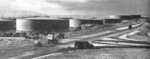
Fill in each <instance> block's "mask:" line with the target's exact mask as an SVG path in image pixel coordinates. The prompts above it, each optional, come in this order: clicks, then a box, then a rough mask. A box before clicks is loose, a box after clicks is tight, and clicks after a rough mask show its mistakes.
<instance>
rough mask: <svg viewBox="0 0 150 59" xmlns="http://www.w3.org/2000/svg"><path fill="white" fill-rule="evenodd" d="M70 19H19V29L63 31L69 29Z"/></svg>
mask: <svg viewBox="0 0 150 59" xmlns="http://www.w3.org/2000/svg"><path fill="white" fill-rule="evenodd" d="M68 28H69V20H64V19H51V18H28V19H17V20H16V30H17V31H63V30H68Z"/></svg>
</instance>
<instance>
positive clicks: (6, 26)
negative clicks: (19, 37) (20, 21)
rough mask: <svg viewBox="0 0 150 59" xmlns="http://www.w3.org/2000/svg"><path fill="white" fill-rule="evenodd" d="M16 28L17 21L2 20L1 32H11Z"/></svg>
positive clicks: (0, 23)
mask: <svg viewBox="0 0 150 59" xmlns="http://www.w3.org/2000/svg"><path fill="white" fill-rule="evenodd" d="M14 28H15V21H13V20H6V19H0V30H11V29H14Z"/></svg>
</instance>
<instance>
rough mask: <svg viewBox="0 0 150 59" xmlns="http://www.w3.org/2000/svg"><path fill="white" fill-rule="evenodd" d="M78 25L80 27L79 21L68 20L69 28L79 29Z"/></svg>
mask: <svg viewBox="0 0 150 59" xmlns="http://www.w3.org/2000/svg"><path fill="white" fill-rule="evenodd" d="M80 25H81V20H77V19H70V20H69V27H80Z"/></svg>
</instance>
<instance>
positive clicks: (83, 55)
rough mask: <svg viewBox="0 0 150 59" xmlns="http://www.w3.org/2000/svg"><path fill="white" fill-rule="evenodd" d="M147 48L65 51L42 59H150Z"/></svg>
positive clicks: (149, 51)
mask: <svg viewBox="0 0 150 59" xmlns="http://www.w3.org/2000/svg"><path fill="white" fill-rule="evenodd" d="M149 55H150V49H146V48H100V49H84V50H72V51H64V52H62V53H61V54H58V55H51V56H49V57H45V58H42V59H150V56H149Z"/></svg>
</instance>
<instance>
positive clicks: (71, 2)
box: [0, 0, 149, 16]
mask: <svg viewBox="0 0 150 59" xmlns="http://www.w3.org/2000/svg"><path fill="white" fill-rule="evenodd" d="M148 3H149V0H0V15H3V16H19V15H40V14H46V15H117V14H149V12H148V11H149V7H148Z"/></svg>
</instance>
